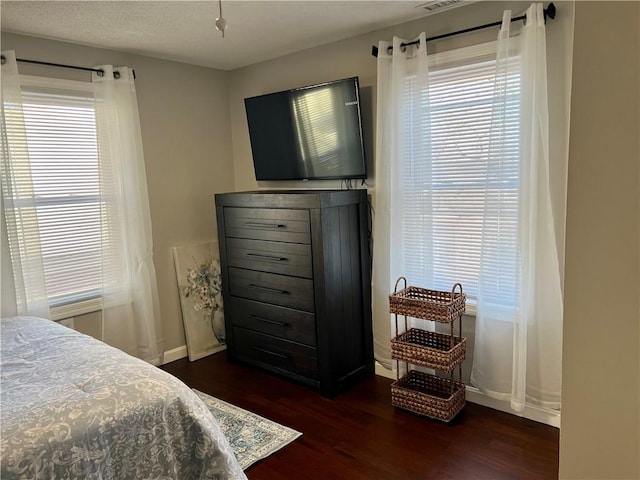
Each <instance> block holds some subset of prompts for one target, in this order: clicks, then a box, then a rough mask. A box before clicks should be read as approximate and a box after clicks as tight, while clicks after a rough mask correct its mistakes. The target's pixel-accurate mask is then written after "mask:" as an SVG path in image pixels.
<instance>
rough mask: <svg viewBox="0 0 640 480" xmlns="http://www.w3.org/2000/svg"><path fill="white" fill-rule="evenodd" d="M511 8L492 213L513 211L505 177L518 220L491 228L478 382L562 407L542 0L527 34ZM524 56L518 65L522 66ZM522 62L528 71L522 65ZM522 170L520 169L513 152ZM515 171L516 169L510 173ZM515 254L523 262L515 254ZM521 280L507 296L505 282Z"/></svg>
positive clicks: (495, 125)
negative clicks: (516, 119) (516, 104)
mask: <svg viewBox="0 0 640 480" xmlns="http://www.w3.org/2000/svg"><path fill="white" fill-rule="evenodd" d="M510 20H511V13H510V12H505V15H504V18H503V23H502V28H501V30H500V34H499V39H498V54H497V72H496V85H495V88H496V91H495V95H494V108H493V119H492V127H491V139H490V148H489V167H488V168H489V170H488V178H487V196H486V200H485V219H487V220H488V219H491V218H496V213H497V212H503V216H504V215H509V212H508V211H507V208H505V207H506V204H505V203H504V201H503V198H502V196H501V195H499V194H493V195H492V192H499V191H500V190H499V189H497V188H492V185H496V184H497V182H503V181H504V179H505V178H508V177H511V178H513V179H514V182H515V183H516V184H517V186H518V191H519V195H518V206H517V212H512V213H511V216H512V217H513V220H514V222H513V223H512V226H509V225H507V227H506V228H505V223H509V222H504V223H496V222H491V221H486V222H485V225H484V226H483V239H484V238H486V239H487V241H483V244H482V253H481V267H480V276H479V291H478V305H477V309H478V313H477V318H476V338H475V350H474V360H473V367H472V374H471V382H472V383H473V384H474V385H475V386H476V387H478V388H479V389H480V390H481V391H482V392H484V393H485V394H487V395H489V396H491V397H493V398H496V399H499V400H504V401H508V402H510V404H511V408H513V409H514V410H515V411H522V410H523V409H524V407H525V404H534V405H538V406H542V407H546V408H553V409H559V408H560V391H561V370H562V368H561V367H562V362H561V353H562V310H563V306H562V288H561V272H560V262H559V260H558V259H559V257H560V256H559V251H558V246H557V242H556V236H555V231H554V214H553V211H552V203H551V192H550V182H549V118H548V103H547V71H546V40H545V24H544V16H543V12H542V5H541V4H533V5H531V7H530V8H529V9H528V10H527V20H526V24H525V26H524V27H523V29H522V31H521V33H520V35H519V36H518V37H512V36H510ZM518 63H519V64H520V66H519V67H517V64H518ZM518 69H519V71H520V74H518V72H517V70H518ZM517 89H520V100H519V101H520V132H519V137H520V149H519V151H518V152H512V151H508V150H506V149H504V148H503V142H502V141H501V140H502V139H503V138H504V137H505V136H507V135H509V132H507V131H506V125H507V124H508V122H507V121H506V120H505V118H506V116H507V115H508V114H509V112H510V111H511V108H510V105H509V104H510V102H512V101H513V98H514V97H513V94H512V93H513V91H514V90H517ZM514 155H516V156H517V160H518V161H517V163H516V164H515V165H516V166H517V169H515V170H514V169H513V165H514V163H513V162H512V158H513V156H514ZM509 169H511V170H510V171H509ZM512 258H513V259H515V261H513V260H511V259H512ZM504 284H510V285H514V288H513V289H511V290H510V292H511V293H510V294H509V295H504V294H503V293H504V291H503V289H502V285H504Z"/></svg>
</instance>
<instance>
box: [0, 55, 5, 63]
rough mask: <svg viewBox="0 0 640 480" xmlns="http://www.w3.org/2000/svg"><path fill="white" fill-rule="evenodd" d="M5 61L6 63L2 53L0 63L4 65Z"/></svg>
mask: <svg viewBox="0 0 640 480" xmlns="http://www.w3.org/2000/svg"><path fill="white" fill-rule="evenodd" d="M5 63H7V59H6V58H5V57H4V55H2V56H0V65H4V64H5Z"/></svg>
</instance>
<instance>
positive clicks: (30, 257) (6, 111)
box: [0, 51, 50, 318]
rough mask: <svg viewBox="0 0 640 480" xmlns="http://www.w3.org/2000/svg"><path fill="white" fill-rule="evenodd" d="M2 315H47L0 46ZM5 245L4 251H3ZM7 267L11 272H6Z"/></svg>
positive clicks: (11, 89) (22, 149) (14, 71)
mask: <svg viewBox="0 0 640 480" xmlns="http://www.w3.org/2000/svg"><path fill="white" fill-rule="evenodd" d="M2 56H3V57H4V59H5V63H4V64H3V65H2V111H1V112H0V113H1V115H2V118H1V122H2V126H1V128H2V131H1V132H0V135H2V160H1V161H2V211H3V215H2V222H3V224H2V238H1V239H0V242H2V252H3V255H2V257H3V260H6V259H8V258H7V257H9V256H10V258H11V264H10V265H6V264H3V265H2V272H3V275H2V278H3V285H2V315H3V316H10V315H34V316H39V317H44V318H50V312H49V302H48V298H47V290H46V286H45V278H44V268H43V264H42V256H41V255H40V242H39V237H40V235H39V227H38V218H37V212H36V205H35V200H34V195H33V182H32V178H31V168H30V163H29V150H28V147H27V133H26V130H25V125H24V115H23V111H22V94H21V90H20V77H19V75H18V64H17V62H16V55H15V52H13V51H7V52H2ZM7 249H8V250H9V251H10V255H6V252H7ZM9 270H11V272H9Z"/></svg>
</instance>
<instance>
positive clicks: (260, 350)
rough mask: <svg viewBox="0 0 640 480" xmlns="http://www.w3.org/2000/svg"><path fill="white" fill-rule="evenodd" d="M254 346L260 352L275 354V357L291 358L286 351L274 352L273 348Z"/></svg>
mask: <svg viewBox="0 0 640 480" xmlns="http://www.w3.org/2000/svg"><path fill="white" fill-rule="evenodd" d="M253 348H254V349H255V350H258V351H259V352H262V353H266V354H269V355H273V356H274V357H278V358H289V355H285V354H284V353H278V352H272V351H271V350H267V349H266V348H260V347H253Z"/></svg>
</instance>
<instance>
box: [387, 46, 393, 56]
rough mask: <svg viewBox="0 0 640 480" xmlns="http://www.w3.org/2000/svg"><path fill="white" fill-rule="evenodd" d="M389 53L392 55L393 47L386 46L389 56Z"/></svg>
mask: <svg viewBox="0 0 640 480" xmlns="http://www.w3.org/2000/svg"><path fill="white" fill-rule="evenodd" d="M391 53H393V47H392V46H388V47H387V55H391Z"/></svg>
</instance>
